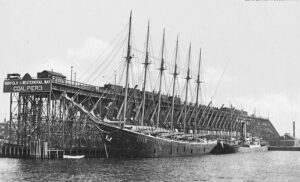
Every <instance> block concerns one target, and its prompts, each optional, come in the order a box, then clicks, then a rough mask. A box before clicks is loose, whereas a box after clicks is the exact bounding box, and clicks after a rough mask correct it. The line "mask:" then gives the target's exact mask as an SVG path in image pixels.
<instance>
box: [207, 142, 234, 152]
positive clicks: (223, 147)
mask: <svg viewBox="0 0 300 182" xmlns="http://www.w3.org/2000/svg"><path fill="white" fill-rule="evenodd" d="M238 148H239V145H236V144H229V143H221V142H218V144H217V145H216V146H215V147H214V148H213V149H212V151H211V153H212V154H232V153H236V152H237V151H238Z"/></svg>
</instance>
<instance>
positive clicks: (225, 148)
mask: <svg viewBox="0 0 300 182" xmlns="http://www.w3.org/2000/svg"><path fill="white" fill-rule="evenodd" d="M265 151H268V146H261V145H247V146H246V145H242V144H233V143H224V142H218V144H217V145H216V146H215V147H214V148H213V150H212V151H211V153H212V154H231V153H251V152H265Z"/></svg>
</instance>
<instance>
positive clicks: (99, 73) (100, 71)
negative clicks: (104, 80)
mask: <svg viewBox="0 0 300 182" xmlns="http://www.w3.org/2000/svg"><path fill="white" fill-rule="evenodd" d="M124 42H125V39H124V40H123V42H122V45H121V46H120V47H119V49H117V50H115V52H114V54H113V55H112V57H110V59H109V56H110V55H108V56H107V57H106V60H104V63H103V64H101V65H100V66H99V67H98V68H97V69H96V70H95V71H94V73H93V75H94V76H93V77H94V78H93V79H91V80H90V81H89V83H92V82H94V81H95V80H96V79H97V78H98V77H99V76H101V74H103V72H104V70H105V69H107V68H108V67H109V66H110V65H111V64H112V63H113V59H115V57H116V56H117V54H118V53H119V51H120V49H121V48H122V47H123V45H124ZM101 66H102V68H100V67H101ZM97 72H98V74H97Z"/></svg>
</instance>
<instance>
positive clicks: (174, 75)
mask: <svg viewBox="0 0 300 182" xmlns="http://www.w3.org/2000/svg"><path fill="white" fill-rule="evenodd" d="M177 58H178V35H177V40H176V49H175V60H174V61H175V67H174V73H173V91H172V113H171V130H172V131H173V129H174V128H173V127H174V126H173V125H174V107H175V106H174V105H175V83H176V77H177V75H178V73H177Z"/></svg>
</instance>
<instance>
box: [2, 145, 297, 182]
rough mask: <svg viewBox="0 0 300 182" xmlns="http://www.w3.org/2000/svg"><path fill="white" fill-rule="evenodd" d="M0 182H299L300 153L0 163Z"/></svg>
mask: <svg viewBox="0 0 300 182" xmlns="http://www.w3.org/2000/svg"><path fill="white" fill-rule="evenodd" d="M0 181H271V182H273V181H296V182H297V181H300V152H279V151H270V152H262V153H249V154H227V155H217V156H216V155H206V156H201V157H178V158H159V159H118V160H117V159H77V160H74V159H69V160H62V159H61V160H29V159H11V158H0Z"/></svg>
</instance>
